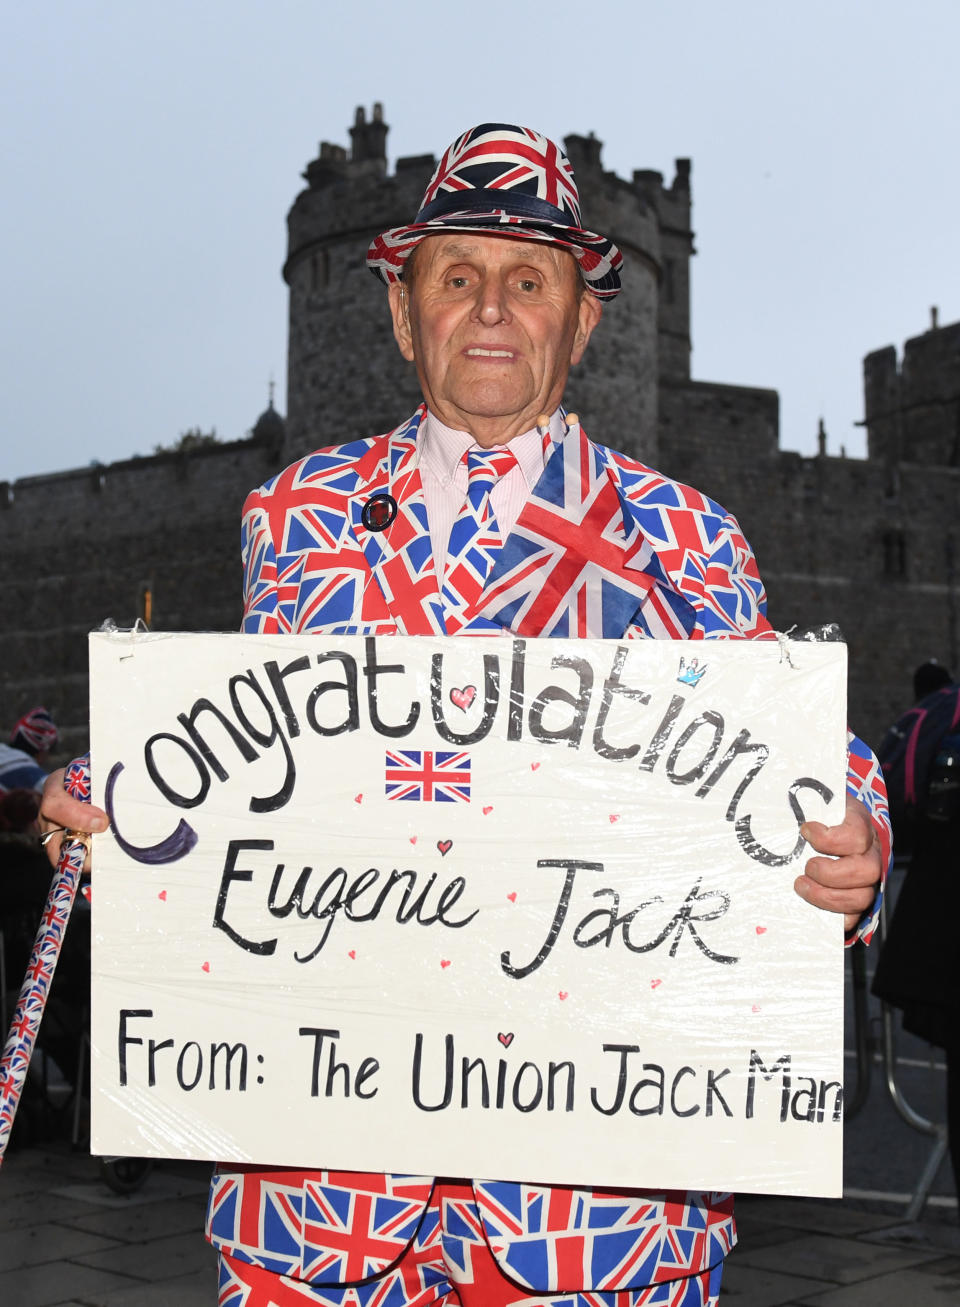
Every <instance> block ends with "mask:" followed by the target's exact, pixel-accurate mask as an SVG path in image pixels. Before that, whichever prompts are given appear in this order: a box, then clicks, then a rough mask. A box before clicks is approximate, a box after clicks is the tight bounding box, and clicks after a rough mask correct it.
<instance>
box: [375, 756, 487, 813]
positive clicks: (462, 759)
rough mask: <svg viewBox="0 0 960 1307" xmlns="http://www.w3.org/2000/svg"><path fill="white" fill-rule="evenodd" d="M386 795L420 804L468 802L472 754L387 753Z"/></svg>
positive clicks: (390, 797) (389, 797)
mask: <svg viewBox="0 0 960 1307" xmlns="http://www.w3.org/2000/svg"><path fill="white" fill-rule="evenodd" d="M386 794H387V798H388V799H412V800H413V801H414V802H417V803H469V802H470V755H469V753H464V752H463V751H462V750H460V751H452V750H436V751H434V750H432V749H414V750H412V751H405V752H394V751H393V750H388V752H387V757H386Z"/></svg>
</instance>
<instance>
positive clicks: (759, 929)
mask: <svg viewBox="0 0 960 1307" xmlns="http://www.w3.org/2000/svg"><path fill="white" fill-rule="evenodd" d="M766 933H767V928H766V926H758V927H757V934H758V935H765V934H766Z"/></svg>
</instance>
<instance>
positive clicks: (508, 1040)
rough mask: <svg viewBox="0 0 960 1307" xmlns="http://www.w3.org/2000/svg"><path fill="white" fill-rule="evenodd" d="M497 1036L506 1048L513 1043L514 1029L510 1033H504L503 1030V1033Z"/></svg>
mask: <svg viewBox="0 0 960 1307" xmlns="http://www.w3.org/2000/svg"><path fill="white" fill-rule="evenodd" d="M497 1038H498V1039H499V1040H500V1043H501V1044H502V1045H503V1046H504V1048H509V1047H510V1045H511V1044H512V1043H513V1031H512V1030H511V1031H510V1032H509V1034H506V1035H505V1034H503V1032H502V1031H501V1033H500V1034H499V1035H497Z"/></svg>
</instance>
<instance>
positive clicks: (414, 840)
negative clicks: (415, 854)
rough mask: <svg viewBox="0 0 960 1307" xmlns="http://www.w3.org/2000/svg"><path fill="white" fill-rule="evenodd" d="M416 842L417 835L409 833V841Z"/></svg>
mask: <svg viewBox="0 0 960 1307" xmlns="http://www.w3.org/2000/svg"><path fill="white" fill-rule="evenodd" d="M416 842H417V837H416V835H411V836H410V843H411V844H416Z"/></svg>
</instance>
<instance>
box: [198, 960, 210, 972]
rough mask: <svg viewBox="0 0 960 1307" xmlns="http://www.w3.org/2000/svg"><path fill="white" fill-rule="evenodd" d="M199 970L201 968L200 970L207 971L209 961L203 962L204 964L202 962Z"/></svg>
mask: <svg viewBox="0 0 960 1307" xmlns="http://www.w3.org/2000/svg"><path fill="white" fill-rule="evenodd" d="M200 970H201V971H209V970H210V963H209V962H204V964H203V966H202V967H201V968H200Z"/></svg>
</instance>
